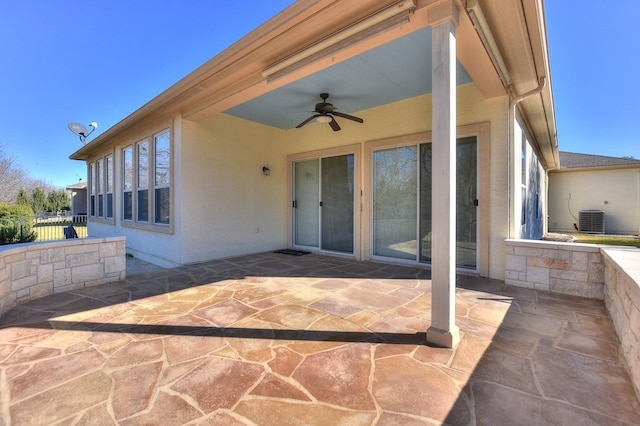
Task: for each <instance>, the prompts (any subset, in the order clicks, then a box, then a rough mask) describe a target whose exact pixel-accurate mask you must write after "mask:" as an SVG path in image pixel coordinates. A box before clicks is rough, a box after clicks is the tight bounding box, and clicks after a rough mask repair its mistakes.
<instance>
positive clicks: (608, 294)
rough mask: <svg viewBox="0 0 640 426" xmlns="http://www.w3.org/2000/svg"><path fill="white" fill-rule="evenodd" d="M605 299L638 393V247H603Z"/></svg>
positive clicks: (639, 325) (639, 377)
mask: <svg viewBox="0 0 640 426" xmlns="http://www.w3.org/2000/svg"><path fill="white" fill-rule="evenodd" d="M602 256H603V258H604V265H605V267H604V274H605V283H606V287H605V292H604V301H605V304H606V305H607V309H608V311H609V315H611V320H612V321H613V325H614V326H615V329H616V332H617V333H618V338H619V339H620V345H621V346H622V354H623V356H624V358H625V360H626V361H627V365H628V367H629V374H630V375H631V379H632V380H633V382H634V385H635V387H636V392H637V394H638V395H639V396H640V250H638V249H637V248H629V247H603V248H602Z"/></svg>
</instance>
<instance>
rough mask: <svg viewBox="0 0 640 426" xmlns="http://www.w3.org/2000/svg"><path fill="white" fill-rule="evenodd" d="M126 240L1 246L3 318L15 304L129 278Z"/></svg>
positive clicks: (91, 240) (76, 240) (71, 241)
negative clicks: (127, 275)
mask: <svg viewBox="0 0 640 426" xmlns="http://www.w3.org/2000/svg"><path fill="white" fill-rule="evenodd" d="M126 266H127V263H126V253H125V237H111V238H81V239H75V238H74V239H69V240H62V241H51V242H43V243H28V244H13V245H5V246H1V247H0V315H2V314H4V313H5V312H7V311H8V310H10V309H11V308H13V307H14V306H15V305H16V304H19V303H25V302H28V301H30V300H34V299H37V298H40V297H43V296H47V295H50V294H53V293H58V292H62V291H68V290H74V289H78V288H82V287H90V286H94V285H99V284H104V283H108V282H113V281H120V280H123V279H124V278H125V277H126Z"/></svg>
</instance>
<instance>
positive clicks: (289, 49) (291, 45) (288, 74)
mask: <svg viewBox="0 0 640 426" xmlns="http://www.w3.org/2000/svg"><path fill="white" fill-rule="evenodd" d="M447 1H448V0H401V1H398V0H359V1H351V0H334V1H328V0H299V1H297V2H295V3H294V4H292V5H291V6H290V7H288V8H287V9H285V10H284V11H283V12H281V13H280V14H278V15H276V16H275V17H273V18H272V19H270V20H269V21H267V22H266V23H264V24H263V25H262V26H260V27H258V28H257V29H256V30H254V31H252V32H251V33H249V34H248V35H247V36H245V37H244V38H242V39H241V40H239V41H238V42H236V43H235V44H233V45H232V46H231V47H229V48H228V49H226V50H225V51H223V52H222V53H220V54H219V55H217V56H216V57H214V58H213V59H211V60H210V61H208V62H207V63H205V64H204V65H202V66H201V67H199V68H198V69H196V70H195V71H193V72H192V73H191V74H189V75H188V76H186V77H185V78H183V79H182V80H180V81H179V82H177V83H176V84H175V85H173V86H171V87H170V88H169V89H167V90H166V91H164V92H163V93H161V94H160V95H159V96H157V97H156V98H154V99H153V100H151V101H150V102H148V103H147V104H145V105H144V106H142V107H141V108H140V109H138V110H137V111H135V112H134V113H132V114H131V115H129V116H127V117H126V118H125V119H123V120H122V121H120V122H119V123H117V124H116V125H114V126H113V127H111V128H110V129H108V130H106V131H105V132H104V133H102V134H101V135H100V136H98V137H97V138H95V139H94V140H93V141H92V142H90V143H88V144H87V145H85V146H83V147H82V148H81V149H79V150H78V151H76V152H75V153H73V154H72V155H71V157H70V158H72V159H78V160H86V159H88V158H90V157H91V156H92V155H93V154H94V153H95V152H97V151H98V150H102V149H103V148H104V147H105V145H106V144H110V143H112V142H110V141H112V140H113V138H114V137H117V138H121V137H126V136H127V135H128V134H130V133H131V132H133V131H135V130H136V129H137V128H139V127H141V126H143V125H146V124H147V123H149V122H153V121H157V120H161V119H166V118H167V117H173V116H176V115H181V116H182V117H183V118H184V119H186V120H192V121H200V120H204V119H206V118H208V117H211V116H212V115H215V114H218V113H221V112H227V111H229V110H231V109H233V108H237V107H238V106H240V105H243V104H245V103H248V102H250V101H253V100H255V99H257V98H259V97H261V96H263V95H267V94H276V93H277V91H278V90H286V88H289V90H291V88H292V87H293V86H292V85H294V84H295V83H296V82H300V81H303V80H304V79H305V78H318V79H322V78H323V75H325V73H330V72H331V68H332V67H334V66H336V65H338V64H347V63H348V61H350V60H354V59H355V58H358V57H362V55H366V54H367V53H369V54H372V53H371V52H373V51H374V49H376V48H377V47H380V46H383V45H387V44H389V43H392V42H398V41H400V40H401V39H403V38H405V37H409V36H411V35H415V34H417V33H418V32H420V31H421V30H425V29H427V30H428V27H429V25H428V22H429V14H430V13H433V11H434V10H437V8H438V6H440V5H441V4H443V3H446V2H447ZM467 3H470V1H465V0H455V1H454V4H455V5H456V7H458V8H459V9H460V10H461V11H463V13H461V14H460V23H459V27H458V29H457V33H456V36H457V40H458V42H457V46H458V52H457V57H458V61H459V64H460V66H461V67H462V68H463V69H464V70H466V72H467V73H468V76H469V78H470V79H471V80H472V81H473V82H474V83H475V85H476V86H477V87H478V88H479V90H480V91H481V92H482V93H483V95H484V96H485V97H487V98H492V97H497V96H506V95H507V93H508V91H509V92H510V93H511V96H517V95H518V94H521V93H525V92H527V91H529V90H531V88H532V87H535V86H536V85H537V84H538V81H539V79H540V78H541V77H543V76H544V77H546V79H547V84H546V86H545V88H544V89H543V90H542V91H541V92H540V93H539V94H537V95H535V96H531V97H529V98H527V99H526V100H524V101H522V102H520V104H519V105H518V108H519V110H520V112H521V116H522V117H524V118H525V121H526V124H527V126H528V127H529V131H530V132H531V133H532V134H533V135H534V139H536V140H537V141H538V145H539V146H538V149H539V151H540V152H541V153H542V157H543V159H544V161H546V163H547V165H549V166H550V167H551V168H554V167H556V165H557V149H556V142H555V119H554V113H553V100H552V95H551V84H550V80H549V66H548V52H547V46H546V39H545V25H544V14H543V9H542V8H543V6H542V0H514V1H508V2H507V1H504V0H488V1H486V2H481V6H482V10H483V12H484V15H485V18H486V21H487V23H488V25H489V28H490V31H491V33H492V35H493V38H494V39H495V44H496V46H497V49H499V51H500V52H501V55H502V58H503V60H504V63H505V65H506V67H507V68H508V70H509V73H510V75H511V77H512V83H511V85H510V86H509V87H507V88H505V87H504V86H505V85H504V84H503V82H502V81H501V79H500V73H499V72H498V71H497V70H498V67H497V66H496V64H495V61H492V57H491V55H488V54H487V45H486V43H485V42H483V39H482V38H481V37H480V36H479V33H478V31H477V30H476V28H475V27H474V23H473V20H472V19H471V17H470V15H469V14H468V13H466V11H467V7H468V6H469V5H468V4H467ZM381 16H382V18H381ZM371 22H373V24H372V25H369V24H370V23H371ZM354 29H356V30H355V31H354ZM335 40H338V42H335V43H333V44H332V41H335ZM415 48H416V49H424V48H426V47H425V46H424V43H421V44H420V45H418V46H416V47H415ZM429 48H430V46H429ZM310 51H311V54H309V52H310ZM296 58H302V60H298V61H296V60H295V59H296ZM282 64H284V66H282ZM400 66H402V65H400ZM274 69H275V70H276V71H275V72H274ZM318 94H319V93H315V91H313V92H307V93H303V95H304V98H303V99H304V102H305V104H304V105H309V106H311V105H313V102H316V101H317V99H316V97H317V95H318ZM414 95H415V94H414V93H407V94H405V98H408V97H411V96H414ZM289 100H290V101H291V99H290V98H289ZM271 102H273V101H271ZM370 102H371V101H370ZM376 102H379V103H380V104H383V103H389V102H390V100H389V99H386V101H385V98H384V97H382V98H381V99H379V100H377V101H376ZM340 105H341V109H342V108H343V105H344V104H340ZM371 106H372V105H367V104H365V103H362V104H358V103H357V102H356V103H354V104H353V106H352V107H350V108H345V109H344V110H345V111H346V112H356V111H359V110H361V109H365V108H368V107H371ZM307 108H308V107H307Z"/></svg>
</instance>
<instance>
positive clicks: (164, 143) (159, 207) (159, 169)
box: [154, 131, 171, 225]
mask: <svg viewBox="0 0 640 426" xmlns="http://www.w3.org/2000/svg"><path fill="white" fill-rule="evenodd" d="M154 153H155V157H154V159H155V161H154V167H155V180H154V192H155V193H154V198H155V209H154V210H155V219H154V220H155V223H159V224H165V225H168V224H169V219H170V212H169V207H170V203H169V198H170V197H169V195H170V191H169V189H170V187H169V184H170V179H171V177H170V174H169V171H170V170H169V169H170V168H169V159H170V157H171V156H170V154H171V153H170V143H169V132H168V131H167V132H164V133H161V134H159V135H157V136H156V137H155V149H154Z"/></svg>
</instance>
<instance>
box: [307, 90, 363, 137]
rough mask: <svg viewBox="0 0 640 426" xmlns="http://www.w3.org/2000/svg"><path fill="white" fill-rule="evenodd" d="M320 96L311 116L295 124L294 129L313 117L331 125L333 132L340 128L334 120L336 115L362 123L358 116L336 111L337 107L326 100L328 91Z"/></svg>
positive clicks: (317, 120)
mask: <svg viewBox="0 0 640 426" xmlns="http://www.w3.org/2000/svg"><path fill="white" fill-rule="evenodd" d="M320 97H321V98H322V102H318V103H317V104H316V107H315V110H314V112H315V114H313V115H312V116H311V117H309V118H307V119H306V120H304V121H303V122H302V123H300V124H298V125H297V126H296V129H299V128H300V127H302V126H304V125H305V124H307V123H309V122H310V121H312V120H313V119H315V120H316V122H318V123H321V124H329V126H331V129H333V131H334V132H337V131H338V130H340V125H339V124H338V122H337V121H336V117H340V118H346V119H347V120H351V121H355V122H357V123H364V120H363V119H362V118H360V117H355V116H353V115H349V114H345V113H343V112H338V111H336V110H337V109H338V108H336V107H335V106H333V104H330V103H329V102H327V98H329V94H328V93H321V94H320Z"/></svg>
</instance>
